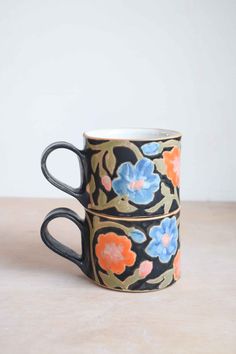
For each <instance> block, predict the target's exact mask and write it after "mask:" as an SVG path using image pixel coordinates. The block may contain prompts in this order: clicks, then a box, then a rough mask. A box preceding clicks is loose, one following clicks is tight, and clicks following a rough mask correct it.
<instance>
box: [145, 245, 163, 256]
mask: <svg viewBox="0 0 236 354" xmlns="http://www.w3.org/2000/svg"><path fill="white" fill-rule="evenodd" d="M145 252H146V253H147V254H148V255H149V256H151V257H158V256H159V252H160V248H158V243H157V242H156V241H151V242H150V243H149V245H148V246H147V247H146V249H145Z"/></svg>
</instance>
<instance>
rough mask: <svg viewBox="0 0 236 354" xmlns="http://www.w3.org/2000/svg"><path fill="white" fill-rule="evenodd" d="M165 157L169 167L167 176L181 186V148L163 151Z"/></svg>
mask: <svg viewBox="0 0 236 354" xmlns="http://www.w3.org/2000/svg"><path fill="white" fill-rule="evenodd" d="M163 159H164V163H165V165H166V169H167V177H168V178H169V179H170V180H171V181H172V183H173V185H174V186H175V187H179V174H180V149H179V148H178V147H174V148H173V149H172V150H171V151H165V152H163Z"/></svg>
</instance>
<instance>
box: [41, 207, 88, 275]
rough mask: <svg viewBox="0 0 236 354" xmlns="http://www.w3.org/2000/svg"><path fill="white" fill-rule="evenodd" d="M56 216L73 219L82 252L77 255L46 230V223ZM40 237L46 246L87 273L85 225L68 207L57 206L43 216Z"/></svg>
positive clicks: (86, 235)
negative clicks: (77, 230)
mask: <svg viewBox="0 0 236 354" xmlns="http://www.w3.org/2000/svg"><path fill="white" fill-rule="evenodd" d="M56 218H66V219H69V220H71V221H73V222H74V223H75V224H76V225H77V226H78V228H79V229H80V231H81V244H82V254H81V255H79V254H78V253H76V252H75V251H73V250H72V249H71V248H69V247H67V246H65V245H63V244H62V243H61V242H59V241H57V240H56V239H55V238H54V237H52V235H51V234H50V233H49V231H48V224H49V223H50V221H52V220H53V219H56ZM41 238H42V240H43V242H44V243H45V245H46V246H48V247H49V248H50V249H51V250H52V251H54V252H56V253H57V254H59V255H60V256H62V257H65V258H67V259H69V260H70V261H72V262H74V263H75V264H77V265H78V266H79V267H80V268H81V270H82V271H83V272H84V273H85V274H87V273H88V267H89V245H88V234H87V227H86V225H85V223H84V221H82V220H81V219H80V218H79V216H78V215H77V214H76V213H74V212H73V211H72V210H70V209H68V208H57V209H54V210H52V211H50V213H48V215H47V216H46V217H45V219H44V221H43V224H42V226H41Z"/></svg>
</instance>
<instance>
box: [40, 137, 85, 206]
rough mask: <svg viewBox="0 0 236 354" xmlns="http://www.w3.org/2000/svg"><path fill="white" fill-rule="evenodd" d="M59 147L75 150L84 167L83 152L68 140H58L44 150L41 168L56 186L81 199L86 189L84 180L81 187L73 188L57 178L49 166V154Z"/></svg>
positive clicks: (81, 165)
mask: <svg viewBox="0 0 236 354" xmlns="http://www.w3.org/2000/svg"><path fill="white" fill-rule="evenodd" d="M57 149H67V150H70V151H72V152H74V153H75V154H76V155H77V156H78V158H79V163H80V169H82V168H83V158H84V156H83V154H82V152H81V151H80V150H79V149H77V148H76V147H75V146H74V145H72V144H70V143H67V142H66V141H58V142H56V143H52V144H50V145H49V146H48V147H47V148H46V149H45V150H44V152H43V154H42V158H41V169H42V172H43V174H44V176H45V178H46V179H47V180H48V181H49V182H50V183H51V184H52V185H54V186H55V187H57V188H59V189H60V190H62V191H63V192H65V193H68V194H70V195H72V196H73V197H75V198H76V199H79V197H80V195H81V193H82V191H83V189H84V181H83V180H82V181H81V184H80V186H79V187H77V188H73V187H71V186H69V185H68V184H66V183H63V182H61V181H59V180H58V179H57V178H55V177H54V176H53V175H52V174H51V173H50V172H49V171H48V168H47V158H48V156H49V155H50V154H51V152H53V151H54V150H57ZM80 175H81V178H82V175H83V174H82V173H81V174H80Z"/></svg>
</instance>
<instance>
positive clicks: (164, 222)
mask: <svg viewBox="0 0 236 354" xmlns="http://www.w3.org/2000/svg"><path fill="white" fill-rule="evenodd" d="M161 226H162V228H163V230H164V231H165V233H170V218H165V219H164V220H162V222H161Z"/></svg>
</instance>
